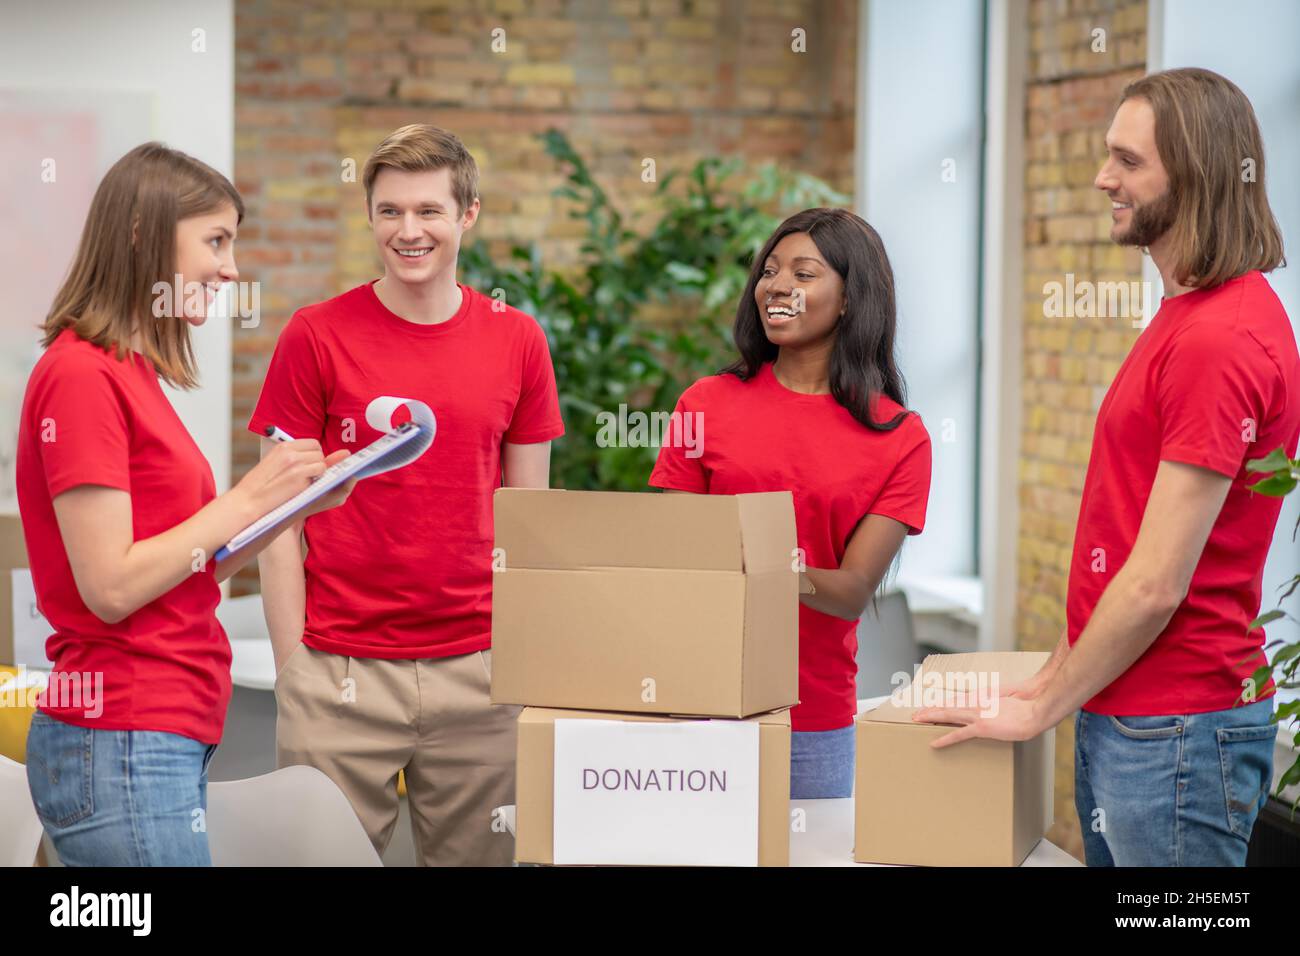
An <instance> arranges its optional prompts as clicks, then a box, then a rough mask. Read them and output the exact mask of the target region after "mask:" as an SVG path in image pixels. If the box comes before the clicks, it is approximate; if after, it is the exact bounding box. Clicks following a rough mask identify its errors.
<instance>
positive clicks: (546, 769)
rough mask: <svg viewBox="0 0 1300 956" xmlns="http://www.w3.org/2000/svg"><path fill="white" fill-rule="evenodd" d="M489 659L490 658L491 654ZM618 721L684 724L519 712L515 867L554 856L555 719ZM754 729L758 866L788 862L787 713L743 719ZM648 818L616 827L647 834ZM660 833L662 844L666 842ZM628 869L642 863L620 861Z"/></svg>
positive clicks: (648, 718) (628, 717)
mask: <svg viewBox="0 0 1300 956" xmlns="http://www.w3.org/2000/svg"><path fill="white" fill-rule="evenodd" d="M494 656H495V655H494ZM574 719H586V720H618V721H643V722H655V723H684V722H689V721H682V720H678V719H674V718H669V717H654V716H650V715H647V714H618V713H601V712H592V711H572V710H558V709H552V708H541V707H525V708H524V709H523V710H522V711H521V712H520V714H519V736H518V743H517V746H518V764H517V766H516V775H515V803H516V807H517V809H516V811H515V812H516V817H515V821H516V826H515V859H516V860H517V861H519V862H520V863H545V864H551V863H553V862H554V860H555V855H554V833H555V830H554V813H555V722H556V721H557V720H574ZM748 721H749V722H752V723H756V724H758V725H759V731H758V740H759V743H758V748H759V753H758V775H759V779H758V865H759V866H788V865H789V863H790V712H789V711H788V710H780V711H777V712H775V713H770V714H761V715H759V716H757V717H751V718H748ZM656 825H657V824H656V821H655V819H654V818H653V816H652V815H650V814H647V815H646V817H645V818H643V819H637V818H635V815H634V814H633V815H629V816H626V817H624V818H622V819H621V821H620V826H625V827H628V828H638V829H645V830H647V831H652V828H653V827H654V826H656ZM672 838H673V836H672V834H666V835H665V836H664V841H665V842H667V841H670V840H671V839H672ZM621 862H626V863H628V864H630V865H635V864H639V863H643V862H645V861H642V860H631V859H630V860H626V861H621Z"/></svg>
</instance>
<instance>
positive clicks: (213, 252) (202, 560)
mask: <svg viewBox="0 0 1300 956" xmlns="http://www.w3.org/2000/svg"><path fill="white" fill-rule="evenodd" d="M243 213H244V206H243V201H242V199H241V198H240V196H239V193H238V192H236V190H235V188H234V186H232V185H231V184H230V182H229V180H227V179H226V178H225V177H224V176H222V175H221V174H220V173H218V172H217V171H216V170H214V169H212V168H210V167H208V166H207V165H205V164H203V163H201V162H199V161H198V160H195V159H193V158H191V157H189V156H187V155H185V154H184V153H180V152H177V151H175V150H172V149H168V148H167V147H165V146H163V145H161V144H158V143H146V144H144V145H142V146H139V147H137V148H136V149H134V150H132V151H131V152H129V153H127V154H126V155H125V156H124V157H123V158H122V159H120V160H119V161H118V162H117V163H116V164H115V165H114V166H113V167H112V169H110V170H109V171H108V173H107V174H106V175H105V177H104V179H103V181H102V182H101V183H100V185H99V188H98V189H97V190H96V192H95V196H94V199H93V200H92V202H91V206H90V212H89V214H88V216H87V219H86V224H85V228H84V230H83V232H82V236H81V241H80V244H79V246H78V249H77V252H76V255H75V257H74V259H73V262H72V266H71V268H70V270H69V272H68V275H67V278H66V279H65V280H64V282H63V286H62V287H61V288H60V289H59V291H58V294H57V295H56V296H55V298H54V302H53V305H52V306H51V308H50V311H49V314H48V316H47V317H46V319H45V322H44V327H43V328H44V339H43V343H42V344H43V345H44V348H45V353H44V354H43V355H42V356H41V359H40V360H39V361H38V362H37V364H36V367H35V368H34V369H33V371H32V374H31V377H30V379H29V381H28V383H27V391H26V395H25V397H24V400H23V409H22V416H21V420H20V424H19V437H18V449H17V492H18V503H19V509H20V512H21V514H22V523H23V532H24V535H25V537H26V542H27V551H28V555H29V558H30V564H31V570H32V578H33V580H34V583H35V586H36V594H37V600H38V603H39V606H40V609H41V611H42V612H43V613H44V614H45V616H46V618H47V619H48V620H49V622H50V624H51V625H52V626H53V628H54V631H55V632H54V634H53V635H52V636H51V637H50V638H49V640H48V641H47V643H46V650H47V653H48V655H49V656H50V658H51V659H52V660H53V661H54V668H53V672H52V674H51V676H50V684H49V687H48V688H47V690H46V691H45V692H44V693H43V694H42V695H41V697H40V698H39V699H38V701H37V705H38V711H37V713H36V715H35V717H34V718H33V720H32V726H31V730H30V733H29V736H28V740H27V776H28V783H29V785H30V787H31V791H32V797H33V800H34V802H35V804H36V809H37V812H38V814H39V816H40V818H41V822H42V823H43V824H44V826H45V830H46V832H47V833H48V834H49V835H50V837H51V839H52V840H53V842H54V846H55V849H56V851H57V852H58V854H59V858H60V859H61V860H62V861H63V862H64V863H65V864H68V865H89V866H203V865H210V864H211V857H210V854H209V850H208V842H207V833H206V827H205V826H204V825H203V815H204V813H205V812H206V793H207V790H206V786H207V768H208V763H209V761H210V760H211V758H212V754H213V752H214V751H215V749H216V745H217V743H218V742H219V741H220V739H221V731H222V725H223V723H224V720H225V714H226V705H227V703H228V702H229V699H230V691H231V685H230V657H231V654H230V644H229V641H228V640H227V639H226V635H225V633H224V632H223V631H222V629H221V625H220V624H218V623H217V619H216V614H215V609H216V606H217V602H218V601H219V600H220V596H221V595H220V591H219V589H218V582H219V581H221V580H224V579H225V578H227V577H229V576H230V575H231V574H233V573H234V572H235V571H237V570H238V569H239V567H241V566H242V565H244V564H246V563H247V562H248V561H249V560H250V559H251V558H253V557H254V556H255V555H256V554H257V552H258V550H260V548H259V547H250V548H248V549H246V550H245V551H241V552H239V553H238V554H236V555H233V556H232V557H231V559H230V560H229V561H226V562H223V563H222V564H221V565H220V566H219V567H218V566H217V564H216V563H215V562H213V561H211V560H210V556H211V555H213V554H214V553H215V552H216V551H217V549H218V548H219V547H220V546H221V545H222V544H224V543H225V542H226V541H228V540H229V539H230V538H231V536H232V535H234V534H235V533H236V532H238V531H239V530H240V529H241V528H243V527H245V526H247V525H248V524H250V523H251V522H252V521H254V520H255V519H257V518H258V517H260V516H261V515H262V514H264V513H266V512H267V511H270V510H271V509H272V508H275V507H276V506H277V505H279V504H280V503H281V502H283V501H286V500H287V499H289V498H290V497H292V496H293V495H294V494H296V493H298V492H299V491H301V490H302V489H303V488H305V487H307V485H308V484H309V483H310V482H311V481H312V480H313V479H314V478H315V477H317V476H318V475H320V474H321V473H322V472H323V471H324V470H325V468H326V467H327V465H329V464H332V463H333V462H334V461H336V460H338V459H339V458H341V457H343V456H344V454H345V453H340V454H339V455H332V456H330V458H329V459H326V458H325V457H324V456H323V455H322V453H321V448H320V445H319V443H318V442H316V441H313V440H302V441H294V442H288V443H285V444H282V445H280V446H279V447H277V448H276V449H275V452H274V453H273V454H271V455H268V456H266V457H265V458H263V459H262V461H261V462H260V463H259V464H258V465H257V466H256V467H254V468H253V469H252V470H251V471H250V472H249V473H248V474H247V475H246V476H245V477H244V478H243V479H242V480H241V481H240V482H239V483H238V484H237V485H235V487H234V488H232V489H231V490H230V491H228V492H226V493H225V494H222V495H220V496H218V495H217V494H216V489H215V482H214V479H213V475H212V469H211V467H210V466H209V465H208V463H207V461H206V459H204V457H203V455H202V453H201V452H200V451H199V448H198V446H197V445H196V444H195V443H194V440H193V438H191V436H190V434H189V433H188V432H187V431H186V429H185V426H184V425H183V424H182V423H181V421H180V419H179V418H178V417H177V415H176V412H175V411H174V410H173V408H172V405H171V403H170V402H169V401H168V399H167V397H166V395H164V393H163V390H162V388H161V386H160V383H159V379H162V380H164V381H166V382H167V383H168V384H169V385H172V386H178V387H181V388H193V387H195V385H196V384H197V383H196V375H195V363H194V352H193V347H192V344H191V341H190V327H191V326H199V325H202V324H203V322H204V320H205V319H206V318H207V312H208V310H209V308H210V307H211V304H212V301H213V298H214V296H215V295H216V292H217V290H218V289H219V287H220V286H221V285H222V284H223V283H226V282H233V281H235V280H236V279H237V278H238V275H239V273H238V271H237V270H236V268H235V258H234V253H233V245H234V241H235V231H236V229H237V228H238V225H239V223H240V221H241V220H242V219H243ZM173 283H174V285H173ZM173 291H174V292H175V294H174V295H173V294H172V292H173ZM350 490H351V488H350V485H345V486H344V487H342V488H341V489H339V490H338V491H336V492H334V493H333V494H332V495H331V496H329V497H328V498H326V499H323V500H322V501H321V502H320V503H319V504H318V506H317V508H316V510H323V509H324V508H327V507H332V506H334V505H337V504H339V503H341V502H342V501H343V500H344V499H345V498H346V497H347V493H348V491H350ZM260 544H261V545H262V546H265V544H266V542H261V543H260Z"/></svg>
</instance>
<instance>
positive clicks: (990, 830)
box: [853, 652, 1056, 866]
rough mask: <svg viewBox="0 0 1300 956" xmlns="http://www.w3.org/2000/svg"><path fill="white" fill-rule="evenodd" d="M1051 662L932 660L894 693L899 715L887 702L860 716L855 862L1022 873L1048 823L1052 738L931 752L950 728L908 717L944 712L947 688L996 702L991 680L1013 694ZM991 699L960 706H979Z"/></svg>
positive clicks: (1005, 657) (1037, 657)
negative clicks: (925, 709)
mask: <svg viewBox="0 0 1300 956" xmlns="http://www.w3.org/2000/svg"><path fill="white" fill-rule="evenodd" d="M1049 656H1050V655H1048V654H1040V653H1028V652H997V653H992V652H990V653H976V654H934V655H931V656H930V657H927V658H926V659H925V661H924V663H922V665H921V670H920V672H919V674H918V675H917V676H916V677H915V678H914V679H913V681H912V683H911V685H909V688H907V689H906V690H904V691H902V692H901V693H902V695H904V700H903V701H902V703H903V704H905V705H906V706H900V703H899V702H896V701H895V700H893V699H891V700H890V701H887V702H885V703H884V704H882V705H881V706H879V707H877V708H876V709H874V710H871V711H868V712H866V713H864V714H860V715H859V716H858V719H857V747H858V751H857V769H856V784H855V788H854V795H855V799H856V807H855V821H856V826H855V834H854V848H853V858H854V859H855V860H857V861H858V862H859V863H901V864H914V865H919V866H1019V865H1020V863H1021V862H1022V861H1023V860H1024V859H1025V857H1026V856H1028V855H1029V852H1030V851H1031V850H1032V849H1033V848H1034V845H1035V844H1036V843H1037V842H1038V841H1039V839H1041V838H1042V836H1043V834H1044V833H1046V832H1047V829H1048V827H1050V826H1051V824H1052V785H1053V772H1054V759H1053V758H1054V754H1055V739H1056V737H1055V731H1054V730H1049V731H1047V732H1046V733H1044V734H1040V735H1039V736H1038V737H1035V738H1034V739H1033V740H1026V741H1020V742H1017V743H1011V742H1008V741H1000V740H984V739H980V740H967V741H963V742H962V743H959V744H957V745H955V746H953V747H946V748H944V749H943V750H934V749H932V748H931V747H930V742H931V741H932V740H934V739H935V738H937V737H941V736H943V735H944V734H946V733H948V732H949V731H951V730H952V726H950V725H936V724H917V723H913V721H912V713H913V711H915V710H917V709H919V706H946V705H945V703H944V701H943V699H942V697H943V694H944V690H945V688H953V689H968V690H975V691H978V690H979V688H980V685H981V682H982V683H983V686H984V689H985V692H986V694H990V695H994V696H995V694H996V691H995V690H994V688H993V675H996V676H997V680H998V684H999V686H1010V684H1012V683H1014V682H1017V681H1020V680H1023V679H1025V678H1027V677H1029V676H1031V675H1032V674H1034V673H1035V672H1036V671H1037V670H1038V669H1039V668H1040V667H1042V666H1043V664H1044V662H1045V661H1046V660H1047V658H1048V657H1049ZM927 695H928V696H927ZM895 696H899V693H898V692H896V694H895ZM994 696H986V697H984V698H983V699H982V700H981V699H980V697H979V695H978V694H977V695H976V699H970V698H967V700H969V701H970V705H973V706H986V705H987V703H988V702H989V701H991V700H993V699H994ZM913 704H916V705H918V706H912V705H913ZM966 705H967V704H966V703H965V702H961V701H959V702H957V703H956V706H966Z"/></svg>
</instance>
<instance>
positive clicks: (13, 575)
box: [0, 512, 54, 670]
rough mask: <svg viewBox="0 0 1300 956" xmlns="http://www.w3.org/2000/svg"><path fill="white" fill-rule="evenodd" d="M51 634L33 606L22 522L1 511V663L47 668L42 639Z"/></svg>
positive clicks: (33, 597) (52, 631)
mask: <svg viewBox="0 0 1300 956" xmlns="http://www.w3.org/2000/svg"><path fill="white" fill-rule="evenodd" d="M53 633H54V628H53V627H51V626H50V622H49V621H47V620H46V619H45V616H44V615H43V614H41V612H40V611H39V610H37V608H36V591H35V589H34V588H33V586H32V573H31V571H30V570H28V565H27V543H26V542H25V541H24V540H23V525H22V521H20V520H19V517H18V514H17V513H16V512H0V664H11V665H14V666H23V667H38V668H41V669H44V670H48V669H49V668H50V667H52V666H53V664H52V662H51V661H50V660H49V658H47V657H46V656H45V639H46V638H47V637H49V636H50V635H51V634H53Z"/></svg>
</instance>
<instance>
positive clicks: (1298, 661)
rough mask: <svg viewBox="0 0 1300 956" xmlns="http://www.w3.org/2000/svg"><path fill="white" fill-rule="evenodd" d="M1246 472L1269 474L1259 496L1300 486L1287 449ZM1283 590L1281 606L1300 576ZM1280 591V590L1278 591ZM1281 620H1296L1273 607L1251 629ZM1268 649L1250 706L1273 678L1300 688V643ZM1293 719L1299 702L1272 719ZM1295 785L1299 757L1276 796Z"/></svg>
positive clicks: (1299, 777)
mask: <svg viewBox="0 0 1300 956" xmlns="http://www.w3.org/2000/svg"><path fill="white" fill-rule="evenodd" d="M1246 470H1247V471H1253V472H1267V473H1268V477H1266V478H1262V479H1261V480H1259V481H1257V482H1255V484H1253V485H1251V486H1250V490H1251V491H1257V492H1259V493H1260V494H1264V495H1270V496H1272V497H1275V498H1282V497H1285V496H1286V495H1288V494H1290V493H1291V492H1292V491H1294V490H1295V487H1296V485H1297V483H1300V459H1291V458H1288V457H1287V454H1286V449H1285V448H1283V447H1278V448H1275V449H1273V451H1271V452H1270V453H1269V454H1268V455H1266V456H1265V457H1263V458H1256V459H1254V460H1253V461H1248V462H1246ZM1296 531H1300V521H1297V522H1296V528H1295V531H1292V533H1291V540H1293V541H1294V540H1295V534H1296ZM1282 587H1284V588H1286V593H1284V594H1283V595H1282V597H1281V598H1280V599H1279V601H1278V603H1279V605H1280V604H1281V602H1282V601H1285V600H1286V599H1287V598H1289V597H1290V596H1291V595H1292V594H1293V593H1295V590H1296V588H1297V587H1300V574H1296V575H1295V576H1293V577H1292V578H1291V580H1290V581H1287V582H1285V583H1283V585H1282ZM1279 590H1280V588H1279ZM1281 618H1286V619H1288V620H1291V621H1294V620H1295V618H1293V617H1292V616H1291V615H1290V614H1287V613H1286V612H1285V611H1283V610H1282V609H1281V607H1277V608H1274V609H1273V610H1271V611H1267V612H1265V613H1264V614H1261V615H1260V616H1259V617H1257V618H1255V620H1253V621H1251V622H1250V625H1249V628H1248V629H1249V630H1252V631H1253V630H1254V629H1255V628H1257V627H1263V626H1264V625H1265V624H1268V623H1269V622H1271V621H1277V620H1280V619H1281ZM1268 648H1278V650H1277V652H1276V653H1275V654H1274V655H1273V661H1272V663H1265V664H1264V665H1262V666H1260V667H1259V668H1257V669H1256V670H1255V672H1254V673H1253V674H1252V675H1251V676H1250V677H1249V678H1248V679H1247V680H1246V681H1244V684H1245V689H1244V690H1243V691H1242V701H1243V702H1245V703H1250V702H1251V701H1252V700H1254V699H1255V689H1256V688H1260V687H1264V686H1265V685H1266V684H1267V683H1268V681H1269V679H1270V678H1272V679H1273V681H1274V684H1275V685H1276V686H1277V688H1278V689H1279V690H1295V689H1297V688H1300V674H1297V673H1296V670H1297V667H1300V641H1294V642H1291V643H1286V642H1284V641H1271V642H1270V643H1269V644H1268V645H1267V646H1266V649H1268ZM1250 659H1251V658H1246V659H1245V660H1243V661H1240V662H1239V663H1243V664H1244V663H1245V662H1246V661H1248V660H1250ZM1292 718H1296V719H1300V699H1296V700H1293V701H1289V702H1287V703H1284V704H1282V705H1281V706H1279V707H1278V709H1277V711H1276V713H1275V714H1274V715H1273V719H1274V720H1275V721H1276V722H1277V723H1279V724H1281V723H1282V722H1284V721H1287V720H1290V719H1292ZM1293 744H1294V745H1295V747H1296V749H1297V750H1300V729H1298V730H1297V731H1296V734H1295V737H1294V738H1293ZM1294 784H1300V754H1297V756H1296V760H1295V762H1294V763H1293V764H1291V766H1290V767H1289V768H1288V769H1287V771H1286V772H1285V773H1283V774H1282V778H1281V779H1280V780H1279V781H1278V785H1277V790H1276V791H1275V794H1274V795H1275V796H1278V797H1280V796H1281V795H1282V791H1283V790H1284V789H1286V788H1287V787H1290V786H1292V785H1294ZM1297 807H1300V796H1297V797H1296V799H1295V800H1293V801H1292V802H1291V815H1292V817H1294V816H1295V812H1296V808H1297Z"/></svg>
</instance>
